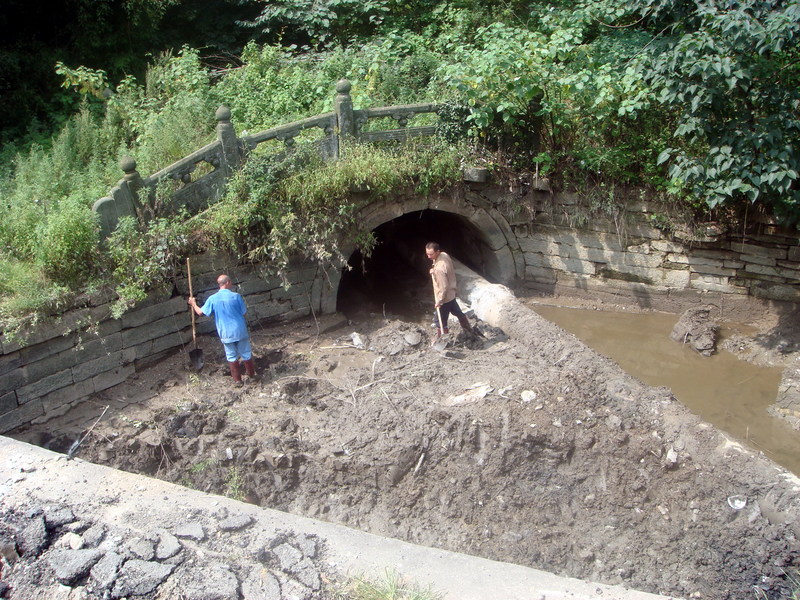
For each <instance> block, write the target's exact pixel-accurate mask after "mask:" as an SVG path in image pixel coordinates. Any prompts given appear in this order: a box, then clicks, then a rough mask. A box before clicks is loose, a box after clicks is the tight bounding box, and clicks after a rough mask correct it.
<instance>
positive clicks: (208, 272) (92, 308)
mask: <svg viewBox="0 0 800 600" xmlns="http://www.w3.org/2000/svg"><path fill="white" fill-rule="evenodd" d="M191 264H192V279H193V292H194V294H195V296H197V297H198V300H199V301H204V300H205V299H206V298H207V297H208V296H209V295H210V294H211V293H213V292H215V291H216V290H217V289H218V288H217V285H216V278H217V275H219V273H221V272H226V273H228V274H229V275H230V276H231V277H232V278H233V279H234V282H235V283H236V284H237V285H238V291H239V292H240V293H241V294H242V295H243V296H244V298H245V301H246V303H247V307H248V316H247V319H248V323H249V325H250V326H251V327H252V326H253V325H255V324H257V323H259V322H262V321H267V320H284V319H285V320H288V319H295V318H299V317H303V316H307V315H309V314H311V313H312V311H314V312H316V313H317V314H321V313H326V312H333V311H334V310H335V309H336V290H335V285H336V284H337V283H338V273H328V274H325V273H322V272H321V271H320V269H319V268H318V267H316V266H309V265H307V264H297V265H295V266H294V267H292V268H291V269H290V270H289V271H288V272H287V273H286V281H285V282H284V281H283V280H282V279H281V278H280V277H276V276H274V275H268V274H266V273H265V272H263V271H259V270H258V269H255V268H253V267H251V266H239V265H236V264H235V263H233V262H232V261H231V260H230V259H229V258H228V257H224V256H214V255H203V256H198V257H194V258H193V259H191ZM331 283H332V284H333V287H332V286H331ZM188 293H189V284H188V280H187V278H186V273H185V270H184V272H182V273H180V274H179V275H178V276H177V277H176V278H175V281H174V289H173V291H172V292H171V293H166V294H165V293H154V294H152V295H151V296H150V297H149V298H148V299H147V300H146V301H144V302H142V303H141V304H140V305H138V306H136V307H134V308H133V309H131V310H129V311H128V312H127V313H125V314H124V315H122V317H121V318H118V319H115V318H113V317H112V316H111V307H112V298H111V297H110V296H107V297H105V298H97V299H95V300H94V302H90V303H87V306H84V307H82V308H79V309H75V310H71V311H69V312H67V313H65V314H63V315H61V316H60V317H59V318H58V319H57V320H56V321H54V322H49V323H47V325H46V326H43V327H38V328H33V329H32V330H30V331H28V332H26V333H25V334H24V341H19V340H15V339H9V338H8V337H7V336H6V335H0V433H5V432H7V431H10V430H11V429H14V428H16V427H19V426H21V425H24V424H26V423H30V422H36V421H37V420H47V419H48V418H51V417H53V416H55V415H59V414H64V413H66V412H67V411H68V410H69V409H70V408H71V407H73V406H74V405H76V404H77V403H79V402H82V401H83V400H85V399H86V398H88V397H89V396H91V395H92V394H95V393H98V392H101V391H103V390H105V389H107V388H110V387H112V386H114V385H116V384H118V383H121V382H123V381H125V380H126V379H127V378H128V377H130V376H131V375H133V374H134V373H136V372H137V371H139V370H141V369H143V368H144V367H146V366H147V365H149V364H152V363H153V361H155V360H158V359H159V358H161V357H163V356H164V355H165V354H168V353H171V352H174V351H176V350H180V349H182V348H184V347H185V346H187V345H188V344H191V341H192V333H191V313H190V312H189V307H188V305H187V304H186V297H187V296H188ZM197 332H198V335H199V334H204V333H210V334H215V328H214V322H213V320H212V319H207V318H204V317H201V318H199V319H198V320H197Z"/></svg>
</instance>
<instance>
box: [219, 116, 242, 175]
mask: <svg viewBox="0 0 800 600" xmlns="http://www.w3.org/2000/svg"><path fill="white" fill-rule="evenodd" d="M214 118H216V119H217V139H218V140H219V142H220V144H222V163H221V164H220V165H219V168H220V169H222V170H223V171H224V176H225V177H229V176H230V175H232V174H233V172H234V171H236V170H237V169H238V168H239V167H240V166H241V164H242V155H241V152H240V151H239V140H238V139H237V138H236V130H235V129H234V127H233V123H231V109H229V108H228V107H227V106H220V107H219V108H218V109H217V112H216V114H215V115H214Z"/></svg>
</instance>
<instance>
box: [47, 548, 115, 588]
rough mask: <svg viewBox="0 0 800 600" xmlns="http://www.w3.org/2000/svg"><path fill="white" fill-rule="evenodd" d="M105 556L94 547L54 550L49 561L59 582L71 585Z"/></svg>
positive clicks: (48, 558)
mask: <svg viewBox="0 0 800 600" xmlns="http://www.w3.org/2000/svg"><path fill="white" fill-rule="evenodd" d="M101 556H103V554H102V552H100V551H99V550H96V549H94V548H90V549H87V550H53V551H52V552H50V553H49V555H48V556H47V562H48V564H49V565H50V567H51V568H52V569H53V573H54V574H55V576H56V579H58V581H59V582H61V583H63V584H64V585H70V584H71V583H74V582H75V581H77V580H78V579H80V578H81V577H83V576H85V575H86V574H87V573H89V570H90V569H91V568H92V566H94V564H95V563H96V562H97V561H98V560H100V557H101Z"/></svg>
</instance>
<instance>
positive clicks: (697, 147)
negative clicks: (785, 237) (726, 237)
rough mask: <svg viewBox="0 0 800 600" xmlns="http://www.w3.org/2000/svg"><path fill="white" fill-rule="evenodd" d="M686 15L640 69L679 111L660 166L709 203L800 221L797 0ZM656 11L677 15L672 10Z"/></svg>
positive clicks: (750, 1)
mask: <svg viewBox="0 0 800 600" xmlns="http://www.w3.org/2000/svg"><path fill="white" fill-rule="evenodd" d="M682 13H683V11H678V13H677V14H675V15H673V16H672V19H673V23H672V24H671V25H670V30H669V35H665V36H664V37H663V38H662V39H657V40H655V41H654V44H653V45H652V47H651V48H650V49H649V52H648V54H647V56H646V59H645V60H643V61H642V62H641V66H640V68H641V72H642V74H643V77H644V78H645V80H646V81H647V83H648V85H649V86H651V88H652V93H653V95H654V98H655V100H656V102H658V103H659V104H660V105H661V106H662V107H664V109H665V110H666V111H668V112H669V113H672V114H674V115H675V128H674V130H673V142H672V144H671V145H670V147H668V148H665V149H664V151H663V152H662V153H661V155H660V156H659V162H667V163H668V164H669V172H670V175H671V176H672V177H673V178H674V179H676V180H677V181H678V182H679V183H680V184H681V185H683V186H687V187H688V189H689V190H690V193H691V194H692V195H694V196H696V197H697V198H700V199H702V200H703V201H705V202H706V203H707V204H708V206H710V207H716V206H718V205H721V204H724V203H731V202H735V201H737V200H740V199H742V200H745V199H746V200H747V201H750V202H756V201H760V202H763V203H765V204H767V205H769V206H771V207H772V208H773V209H774V210H775V211H776V212H777V213H778V214H779V215H780V216H782V217H784V219H785V220H786V221H790V222H797V221H798V219H800V175H798V173H800V69H799V68H798V59H799V58H800V53H798V42H800V2H797V1H796V0H794V1H789V2H783V1H764V0H758V1H756V0H747V1H740V2H715V3H708V4H703V5H700V6H698V7H697V9H696V10H695V12H694V13H692V14H691V15H689V16H691V17H692V18H691V19H689V18H686V17H683V16H682ZM655 14H656V15H657V16H658V17H659V19H660V20H664V19H667V18H669V16H670V13H669V11H668V10H667V9H666V7H660V10H659V11H657V12H656V13H655ZM676 17H681V19H680V20H678V19H677V18H676Z"/></svg>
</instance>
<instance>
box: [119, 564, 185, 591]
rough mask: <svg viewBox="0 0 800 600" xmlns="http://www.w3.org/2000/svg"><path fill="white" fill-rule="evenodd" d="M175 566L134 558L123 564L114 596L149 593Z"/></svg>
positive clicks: (164, 579)
mask: <svg viewBox="0 0 800 600" xmlns="http://www.w3.org/2000/svg"><path fill="white" fill-rule="evenodd" d="M173 569H175V567H174V566H173V565H166V564H163V563H157V562H149V561H145V560H139V559H133V560H129V561H127V562H126V563H125V564H124V565H122V569H121V570H120V572H119V577H118V578H117V580H116V582H115V583H114V590H113V591H112V593H111V597H112V598H125V597H127V596H144V595H145V594H149V593H150V592H152V591H153V590H154V589H156V588H157V587H158V586H159V585H161V584H162V583H163V582H164V581H166V579H167V577H169V575H170V573H172V571H173Z"/></svg>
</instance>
